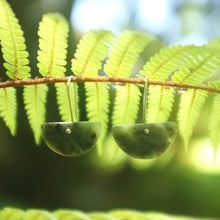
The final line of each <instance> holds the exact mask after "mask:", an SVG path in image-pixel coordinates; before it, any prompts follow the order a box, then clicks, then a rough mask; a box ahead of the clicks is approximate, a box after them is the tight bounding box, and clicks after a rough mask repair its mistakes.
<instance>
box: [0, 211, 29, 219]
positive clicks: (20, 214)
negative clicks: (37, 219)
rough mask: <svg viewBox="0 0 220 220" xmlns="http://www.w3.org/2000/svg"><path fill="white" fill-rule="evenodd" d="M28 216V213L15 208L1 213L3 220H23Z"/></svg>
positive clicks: (0, 217) (0, 216)
mask: <svg viewBox="0 0 220 220" xmlns="http://www.w3.org/2000/svg"><path fill="white" fill-rule="evenodd" d="M26 216H27V214H26V212H24V211H22V210H20V209H15V208H4V209H3V210H1V211H0V219H1V220H19V219H20V220H21V219H25V217H26Z"/></svg>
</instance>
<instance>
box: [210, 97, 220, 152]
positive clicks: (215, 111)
mask: <svg viewBox="0 0 220 220" xmlns="http://www.w3.org/2000/svg"><path fill="white" fill-rule="evenodd" d="M209 136H210V141H211V143H212V145H213V147H214V149H215V151H217V149H218V146H219V144H220V95H219V94H216V95H215V97H214V100H213V106H212V111H211V117H210V121H209Z"/></svg>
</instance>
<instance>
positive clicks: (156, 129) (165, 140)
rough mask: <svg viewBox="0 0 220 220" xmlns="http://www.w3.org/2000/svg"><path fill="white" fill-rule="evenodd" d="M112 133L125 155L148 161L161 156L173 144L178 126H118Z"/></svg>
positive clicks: (172, 124) (114, 127) (170, 123)
mask: <svg viewBox="0 0 220 220" xmlns="http://www.w3.org/2000/svg"><path fill="white" fill-rule="evenodd" d="M112 132H113V137H114V139H115V141H116V143H117V144H118V145H119V147H120V148H121V149H122V150H123V151H124V152H125V153H127V154H128V155H130V156H132V157H135V158H142V159H144V158H145V159H147V158H154V157H157V156H160V155H161V154H162V153H163V152H164V151H165V150H166V149H167V148H168V147H169V146H170V145H171V144H172V143H173V141H174V139H175V137H176V133H177V126H176V123H175V122H163V123H149V124H145V123H141V124H133V125H117V126H113V128H112Z"/></svg>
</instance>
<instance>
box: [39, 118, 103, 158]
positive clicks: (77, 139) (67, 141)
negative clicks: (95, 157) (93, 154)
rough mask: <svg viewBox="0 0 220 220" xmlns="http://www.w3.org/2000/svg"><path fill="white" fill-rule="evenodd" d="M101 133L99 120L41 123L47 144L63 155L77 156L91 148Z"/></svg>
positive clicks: (42, 133)
mask: <svg viewBox="0 0 220 220" xmlns="http://www.w3.org/2000/svg"><path fill="white" fill-rule="evenodd" d="M100 133H101V124H100V122H88V121H82V122H74V123H72V122H49V123H44V124H42V125H41V136H42V138H43V140H44V142H45V143H46V144H47V146H48V147H49V148H50V149H51V150H52V151H54V152H56V153H58V154H60V155H63V156H70V157H74V156H79V155H82V154H84V153H86V152H87V151H89V150H91V149H92V148H93V147H94V146H95V144H96V142H97V140H98V138H99V136H100Z"/></svg>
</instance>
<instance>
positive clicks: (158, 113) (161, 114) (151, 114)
mask: <svg viewBox="0 0 220 220" xmlns="http://www.w3.org/2000/svg"><path fill="white" fill-rule="evenodd" d="M174 95H175V90H174V89H166V88H164V87H163V86H150V89H149V96H148V104H147V106H146V108H147V111H146V113H147V115H146V119H147V122H148V123H156V122H166V121H167V120H168V118H169V117H170V114H171V111H172V107H173V103H174Z"/></svg>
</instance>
